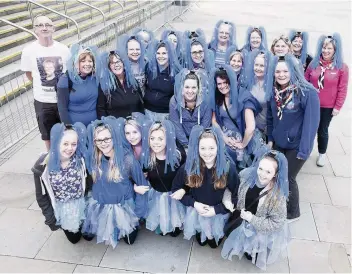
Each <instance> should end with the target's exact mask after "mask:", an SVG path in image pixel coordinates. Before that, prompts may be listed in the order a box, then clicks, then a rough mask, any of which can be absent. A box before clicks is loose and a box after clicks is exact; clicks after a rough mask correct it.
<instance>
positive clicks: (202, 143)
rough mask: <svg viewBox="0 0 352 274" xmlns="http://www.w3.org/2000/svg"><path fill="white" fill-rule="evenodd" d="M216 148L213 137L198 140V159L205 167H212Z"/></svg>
mask: <svg viewBox="0 0 352 274" xmlns="http://www.w3.org/2000/svg"><path fill="white" fill-rule="evenodd" d="M217 152H218V146H217V145H216V141H215V140H214V138H213V137H205V138H201V139H200V140H199V157H200V158H201V159H202V160H203V161H204V163H205V164H206V166H207V167H208V168H209V167H210V166H214V164H215V161H216V154H217Z"/></svg>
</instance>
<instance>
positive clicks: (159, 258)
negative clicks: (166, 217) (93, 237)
mask: <svg viewBox="0 0 352 274" xmlns="http://www.w3.org/2000/svg"><path fill="white" fill-rule="evenodd" d="M182 237H183V236H182V234H180V235H179V236H178V237H176V238H173V237H171V236H168V235H166V236H160V235H156V234H155V233H154V232H151V231H147V230H146V229H142V230H140V231H139V234H138V236H137V239H136V242H135V243H134V244H133V245H132V246H129V245H127V244H125V242H123V241H120V243H119V244H118V245H117V247H116V248H115V249H112V248H111V247H109V248H108V250H107V252H106V254H105V255H104V257H103V260H102V261H101V263H100V265H99V266H102V267H110V268H118V269H124V270H131V271H143V272H150V273H160V272H167V273H169V272H177V273H178V272H181V273H185V272H186V270H187V264H188V259H189V255H190V252H191V244H192V241H188V240H184V239H183V238H182Z"/></svg>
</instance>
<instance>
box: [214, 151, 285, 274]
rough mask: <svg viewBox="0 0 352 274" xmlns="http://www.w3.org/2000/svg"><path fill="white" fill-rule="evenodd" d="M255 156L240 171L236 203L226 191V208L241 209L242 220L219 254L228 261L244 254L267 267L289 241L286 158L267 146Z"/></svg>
mask: <svg viewBox="0 0 352 274" xmlns="http://www.w3.org/2000/svg"><path fill="white" fill-rule="evenodd" d="M264 151H266V152H264ZM263 152H264V153H263ZM257 159H258V160H257V161H256V162H255V163H254V164H253V165H252V166H251V167H250V168H248V169H245V170H243V171H242V172H241V173H240V181H241V183H240V186H239V189H238V201H237V204H233V203H232V202H231V196H230V195H227V191H226V192H225V195H224V199H223V203H224V204H225V206H226V208H227V209H228V210H230V211H232V212H233V211H234V210H238V211H241V214H240V218H241V219H242V220H243V221H242V224H241V225H240V226H239V227H237V228H236V229H234V230H233V231H232V232H231V234H230V235H229V237H228V238H227V239H226V240H225V243H224V246H223V248H222V251H221V255H222V257H223V258H224V259H229V260H231V259H232V256H233V255H235V256H238V257H239V258H240V259H241V258H242V256H243V254H244V255H245V256H246V258H247V259H248V260H250V261H252V263H253V264H255V265H256V266H257V267H259V268H261V269H262V270H266V266H267V265H268V264H272V263H274V262H275V261H276V260H277V259H278V257H279V256H280V255H281V254H285V253H286V248H287V243H288V241H289V235H288V234H289V233H288V225H287V221H286V201H287V198H288V181H287V160H286V158H285V156H284V155H283V154H282V153H280V152H277V151H274V150H272V151H267V149H262V150H260V151H259V152H257ZM227 196H230V197H227Z"/></svg>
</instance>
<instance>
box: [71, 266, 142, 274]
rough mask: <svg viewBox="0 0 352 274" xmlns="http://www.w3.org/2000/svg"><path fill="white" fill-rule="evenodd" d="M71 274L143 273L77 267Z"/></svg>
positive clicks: (139, 273) (94, 267)
mask: <svg viewBox="0 0 352 274" xmlns="http://www.w3.org/2000/svg"><path fill="white" fill-rule="evenodd" d="M73 273H124V274H142V273H143V272H135V271H127V270H121V269H116V268H106V267H96V266H86V265H77V266H76V268H75V271H74V272H73Z"/></svg>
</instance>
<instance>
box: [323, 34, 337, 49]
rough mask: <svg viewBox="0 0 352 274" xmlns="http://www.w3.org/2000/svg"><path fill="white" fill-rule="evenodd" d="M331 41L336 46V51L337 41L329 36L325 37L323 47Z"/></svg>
mask: <svg viewBox="0 0 352 274" xmlns="http://www.w3.org/2000/svg"><path fill="white" fill-rule="evenodd" d="M329 43H331V45H332V46H333V47H334V50H335V51H336V42H335V40H334V39H332V38H329V37H326V38H325V40H324V42H323V46H322V48H325V47H326V46H327V45H328V44H329Z"/></svg>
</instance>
